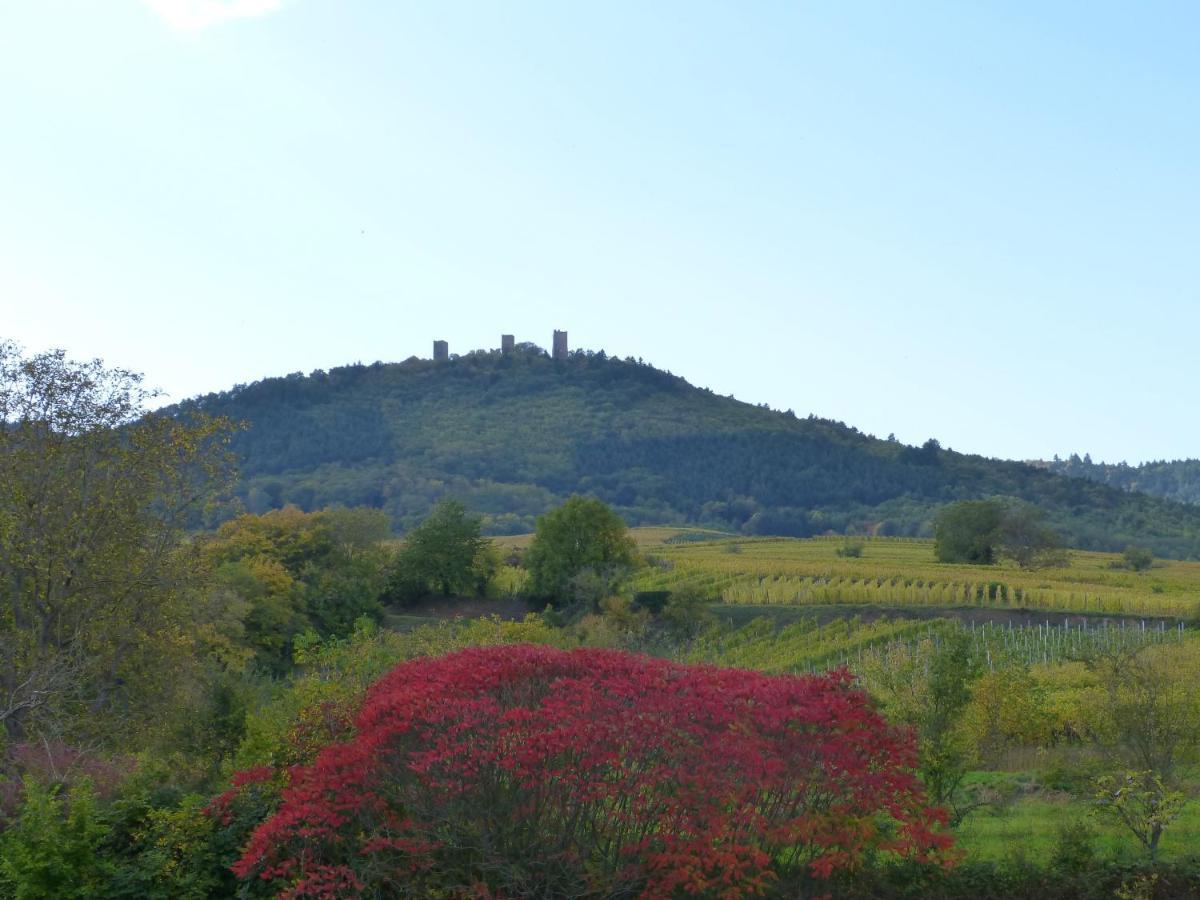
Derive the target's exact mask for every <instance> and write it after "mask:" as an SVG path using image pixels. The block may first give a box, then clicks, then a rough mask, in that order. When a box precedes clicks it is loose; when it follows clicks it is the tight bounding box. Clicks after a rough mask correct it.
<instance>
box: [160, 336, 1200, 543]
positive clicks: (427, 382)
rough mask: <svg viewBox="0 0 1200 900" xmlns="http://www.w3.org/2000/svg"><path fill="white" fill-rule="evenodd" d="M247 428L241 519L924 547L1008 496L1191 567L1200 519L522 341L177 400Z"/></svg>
mask: <svg viewBox="0 0 1200 900" xmlns="http://www.w3.org/2000/svg"><path fill="white" fill-rule="evenodd" d="M194 409H202V410H205V411H207V412H209V413H213V414H223V415H228V416H230V417H231V418H233V419H235V420H239V421H244V422H245V423H247V427H246V428H245V429H244V430H242V431H241V432H240V433H239V434H238V435H237V437H236V439H235V442H234V449H235V451H236V452H237V453H238V454H239V456H240V457H241V464H242V474H243V478H242V482H241V485H240V488H239V490H240V494H241V497H242V499H243V500H244V502H245V504H246V506H247V507H248V508H249V509H250V510H252V511H264V510H266V509H269V508H272V507H277V506H281V505H283V504H285V503H294V504H296V505H298V506H300V507H301V508H304V509H312V508H317V507H322V506H326V505H330V504H339V503H340V504H346V505H368V506H376V507H382V508H384V509H386V510H387V511H388V512H389V513H390V514H391V516H392V518H393V521H394V522H395V523H396V525H397V526H398V527H400V528H406V527H409V526H411V525H412V524H414V523H415V522H416V521H419V519H420V518H421V517H422V516H423V515H424V513H425V512H426V511H427V510H428V509H429V507H430V506H431V505H432V504H433V503H434V502H435V501H436V500H437V499H438V498H439V497H441V496H443V495H445V494H447V493H450V494H454V495H457V496H459V497H460V498H461V499H463V500H464V501H465V502H466V503H467V504H468V505H469V506H471V507H472V508H473V509H475V510H477V511H479V512H481V513H483V514H484V515H485V525H486V527H487V529H488V530H489V531H491V532H492V533H516V532H524V531H529V530H531V528H532V526H533V523H534V520H535V518H536V516H537V515H539V514H540V513H542V512H543V511H545V510H546V509H548V508H550V507H551V506H553V505H555V504H557V503H558V502H560V501H561V500H562V499H564V498H565V497H567V496H569V495H570V494H571V493H575V492H579V493H590V494H594V495H596V496H598V497H600V498H602V499H603V500H605V501H606V502H608V503H611V504H612V505H614V506H615V507H617V509H618V510H619V511H620V512H621V514H622V515H623V516H625V518H626V519H627V520H628V521H629V522H630V523H631V524H639V523H664V524H665V523H690V524H700V525H705V526H709V527H714V528H719V529H722V530H731V531H737V532H740V533H744V534H779V535H793V536H805V535H811V534H820V533H825V532H828V531H834V532H841V531H843V530H845V529H846V528H848V527H849V528H857V529H861V530H865V531H869V532H871V533H876V534H884V535H887V534H896V535H924V534H928V533H929V529H930V521H931V517H932V515H933V513H934V511H935V510H936V509H937V507H939V506H940V505H942V504H944V503H947V502H951V501H954V500H961V499H967V498H974V497H981V496H993V495H996V496H1009V497H1017V498H1021V499H1023V500H1027V501H1030V502H1033V503H1036V504H1038V505H1039V506H1041V507H1042V508H1044V509H1045V510H1046V511H1047V513H1048V516H1049V520H1050V523H1051V524H1052V525H1053V526H1054V527H1056V528H1057V529H1059V530H1060V531H1061V532H1062V533H1063V534H1064V536H1065V537H1066V538H1067V539H1068V540H1069V542H1070V543H1071V544H1072V545H1074V546H1078V547H1083V548H1089V549H1119V548H1121V547H1123V546H1125V545H1126V544H1127V543H1130V542H1134V541H1136V542H1143V543H1147V544H1149V545H1151V546H1152V547H1154V549H1155V550H1156V551H1157V552H1158V553H1160V554H1163V555H1173V556H1185V557H1186V556H1195V555H1200V509H1195V508H1191V507H1187V506H1183V505H1180V504H1174V503H1169V502H1166V501H1163V500H1160V499H1156V498H1152V497H1148V496H1144V495H1139V494H1130V493H1126V492H1122V491H1120V490H1117V489H1114V488H1110V487H1107V486H1105V485H1101V484H1097V483H1093V482H1089V481H1086V480H1080V479H1073V478H1066V477H1062V476H1059V475H1055V474H1053V473H1050V472H1047V471H1045V470H1043V469H1039V468H1037V467H1035V466H1030V465H1026V464H1024V463H1018V462H1005V461H999V460H992V459H985V458H983V457H979V456H968V455H963V454H960V453H955V452H952V451H950V450H947V449H943V448H941V447H940V446H939V445H938V443H937V441H935V440H932V439H931V440H930V441H928V442H927V443H926V444H925V445H924V446H923V447H919V448H918V447H910V446H906V445H903V444H900V443H898V442H895V441H884V440H878V439H876V438H873V437H871V436H868V435H865V434H862V433H860V432H859V431H858V430H857V429H855V428H850V427H847V426H845V425H843V424H842V423H840V422H834V421H828V420H823V419H817V418H813V417H811V416H810V417H808V418H797V417H796V416H794V415H792V414H791V413H790V411H789V412H787V413H783V412H776V411H772V410H769V409H766V408H764V407H758V406H754V405H751V404H748V403H743V402H739V401H737V400H734V399H733V398H732V397H722V396H719V395H716V394H714V393H712V392H711V391H709V390H707V389H702V388H696V387H694V386H692V385H690V384H689V383H688V382H686V381H685V380H684V379H682V378H679V377H677V376H675V375H672V374H670V373H669V372H664V371H661V370H658V369H655V368H654V367H652V366H649V365H646V364H643V363H641V362H640V361H634V360H628V359H627V360H619V359H614V358H610V357H607V356H605V355H604V353H603V352H600V353H590V352H577V353H574V354H572V356H571V357H570V358H569V359H566V360H553V359H550V358H549V357H548V356H547V355H546V354H545V353H544V352H542V351H541V350H538V349H537V348H535V347H533V346H532V345H523V346H521V347H519V348H518V349H517V350H516V351H515V352H513V353H510V354H507V355H505V354H501V353H499V352H498V351H491V352H484V351H478V352H475V353H471V354H468V355H466V356H463V357H458V358H454V359H451V360H449V361H444V362H433V361H430V360H419V359H410V360H407V361H406V362H403V363H396V364H383V363H375V364H373V365H369V366H367V365H361V364H360V365H352V366H345V367H342V368H337V369H331V370H330V371H328V372H325V371H316V372H313V373H312V374H311V375H307V376H305V375H302V374H300V373H295V374H292V375H288V376H286V377H282V378H268V379H265V380H263V381H259V382H255V383H254V384H250V385H239V386H237V387H235V388H233V389H232V390H230V391H227V392H223V393H218V394H210V395H207V396H205V397H201V398H197V399H195V400H192V401H188V402H186V403H183V404H180V405H179V406H177V407H175V408H174V412H176V413H179V414H186V413H187V412H188V411H189V410H194Z"/></svg>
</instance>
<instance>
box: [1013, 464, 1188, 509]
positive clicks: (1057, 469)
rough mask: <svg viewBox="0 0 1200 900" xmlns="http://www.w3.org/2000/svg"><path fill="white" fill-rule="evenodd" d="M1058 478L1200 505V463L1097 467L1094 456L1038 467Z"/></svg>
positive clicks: (1105, 465)
mask: <svg viewBox="0 0 1200 900" xmlns="http://www.w3.org/2000/svg"><path fill="white" fill-rule="evenodd" d="M1037 465H1041V466H1044V467H1045V468H1046V469H1048V470H1049V471H1051V472H1054V473H1056V474H1058V475H1068V476H1070V477H1071V478H1086V479H1087V480H1088V481H1095V482H1098V483H1099V484H1107V485H1109V486H1110V487H1115V488H1119V489H1120V490H1123V491H1137V492H1138V493H1142V494H1150V495H1152V496H1154V497H1163V498H1164V499H1167V500H1174V501H1176V502H1177V503H1200V459H1176V460H1171V461H1167V460H1157V461H1154V462H1145V463H1142V464H1141V465H1137V466H1131V465H1129V464H1128V463H1123V462H1122V463H1094V462H1092V459H1091V457H1090V456H1084V457H1083V458H1082V459H1080V458H1079V456H1078V454H1071V456H1070V457H1068V458H1067V459H1054V460H1053V461H1050V462H1044V463H1038V464H1037Z"/></svg>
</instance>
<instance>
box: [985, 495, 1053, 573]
mask: <svg viewBox="0 0 1200 900" xmlns="http://www.w3.org/2000/svg"><path fill="white" fill-rule="evenodd" d="M1045 517H1046V514H1045V513H1044V512H1042V511H1041V510H1040V509H1038V508H1037V507H1036V506H1033V505H1031V504H1029V503H1018V504H1016V505H1015V506H1011V507H1009V508H1008V509H1007V510H1005V511H1004V515H1003V517H1002V519H1001V521H1000V528H999V533H998V535H997V549H998V551H999V553H1000V555H1001V556H1004V557H1007V558H1009V559H1011V560H1013V561H1014V562H1015V563H1016V564H1017V565H1018V566H1020V567H1021V568H1022V569H1036V568H1044V567H1046V566H1052V565H1065V564H1066V553H1065V552H1064V550H1063V546H1062V538H1060V537H1059V536H1058V533H1057V532H1056V531H1055V530H1054V529H1053V528H1050V527H1049V526H1047V525H1046V524H1045Z"/></svg>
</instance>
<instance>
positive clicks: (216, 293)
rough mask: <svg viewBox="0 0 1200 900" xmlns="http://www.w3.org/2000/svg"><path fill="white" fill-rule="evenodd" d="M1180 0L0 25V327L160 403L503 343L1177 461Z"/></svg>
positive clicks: (84, 11)
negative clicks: (612, 358)
mask: <svg viewBox="0 0 1200 900" xmlns="http://www.w3.org/2000/svg"><path fill="white" fill-rule="evenodd" d="M1197 35H1200V4H1196V3H1194V2H1190V0H1189V2H1178V3H1168V2H1146V3H1137V4H1131V3H1124V2H1121V3H1106V2H1092V0H1088V2H1082V0H1078V2H1075V0H1061V2H1054V3H1046V2H1044V0H1030V2H990V3H989V2H972V3H962V2H947V3H940V2H914V3H902V4H901V3H894V2H878V3H873V2H842V0H836V2H835V0H829V2H821V3H816V2H812V3H806V2H788V3H782V2H781V3H772V2H756V3H728V2H725V3H705V2H696V0H688V2H677V3H676V2H666V0H662V2H655V3H644V2H621V0H613V2H604V3H600V2H594V3H582V2H580V3H574V2H573V3H562V2H546V3H535V2H520V0H505V2H500V0H491V2H489V0H474V2H455V0H437V2H426V3H408V2H402V0H370V2H368V0H0V337H6V338H10V339H13V340H16V341H18V342H19V343H20V344H22V345H23V346H24V347H25V348H26V349H27V350H29V351H39V350H44V349H47V348H51V347H62V348H65V349H66V350H67V351H68V352H69V353H70V354H72V355H73V356H76V357H79V358H89V359H90V358H93V357H100V358H103V359H104V360H105V361H106V362H107V363H109V364H111V365H114V366H120V367H123V368H129V369H134V370H137V371H141V372H143V373H145V376H146V380H147V382H148V383H149V384H152V385H155V386H157V387H159V388H161V389H162V390H163V391H164V400H165V399H182V398H184V397H187V396H191V395H195V394H199V393H206V392H208V391H214V390H222V389H226V388H228V387H231V386H232V385H234V384H238V383H247V382H251V381H255V380H258V379H260V378H263V377H268V376H273V375H283V374H287V373H290V372H297V371H301V372H309V371H312V370H314V369H324V368H330V367H333V366H337V365H344V364H347V363H352V362H366V363H370V362H373V361H375V360H383V361H385V362H386V361H399V360H403V359H405V358H407V357H410V356H429V355H430V354H431V342H432V341H433V340H434V339H436V338H441V339H445V340H447V341H449V343H450V349H451V352H459V353H461V352H466V351H468V350H471V349H476V348H489V347H496V346H498V345H499V336H500V334H501V333H502V332H503V333H512V334H515V335H516V337H517V340H518V341H525V340H528V341H533V342H535V343H537V344H540V345H541V346H543V347H549V346H550V340H551V333H552V331H553V329H555V328H559V329H566V330H568V331H569V333H570V341H571V346H572V348H587V349H592V350H600V349H603V350H605V351H606V352H608V353H609V354H610V355H613V354H615V355H618V356H622V357H625V356H633V357H640V358H643V359H645V360H646V361H647V362H651V363H653V364H654V365H656V366H658V367H659V368H662V369H668V370H670V371H672V372H674V373H675V374H678V375H682V376H684V377H685V378H687V379H688V380H689V381H691V382H692V383H694V384H697V385H701V386H705V387H710V388H712V389H713V390H714V391H716V392H718V393H721V394H732V395H734V396H736V397H737V398H738V399H741V400H746V401H750V402H754V403H762V402H765V403H768V404H770V405H771V406H772V407H775V408H778V409H788V408H791V409H794V410H795V411H796V412H797V413H798V414H800V415H807V414H809V413H814V414H816V415H818V416H821V417H825V418H832V419H837V420H841V421H844V422H846V423H847V424H850V425H854V426H856V427H858V428H859V429H861V430H862V431H864V432H868V433H872V434H875V435H877V436H880V437H884V436H886V435H888V434H889V433H894V434H895V435H896V437H898V438H899V439H900V440H902V441H905V442H907V443H920V442H923V441H924V440H925V439H926V438H929V437H936V438H938V439H939V440H940V441H941V442H942V444H943V446H949V447H952V448H954V449H956V450H962V451H966V452H972V453H981V454H984V455H987V456H996V457H1006V458H1018V459H1030V458H1048V457H1050V456H1052V455H1053V454H1055V453H1058V454H1061V455H1063V456H1065V455H1067V454H1069V453H1071V452H1079V453H1081V454H1082V453H1084V452H1090V453H1091V455H1092V456H1093V458H1095V459H1097V460H1100V459H1105V460H1108V461H1117V460H1128V461H1129V462H1137V461H1141V460H1149V459H1170V458H1182V457H1200V416H1197V415H1196V406H1197V404H1196V386H1197V384H1198V383H1200V353H1197V343H1198V336H1200V108H1198V107H1200V52H1198V47H1197V43H1198V40H1200V39H1198V38H1197Z"/></svg>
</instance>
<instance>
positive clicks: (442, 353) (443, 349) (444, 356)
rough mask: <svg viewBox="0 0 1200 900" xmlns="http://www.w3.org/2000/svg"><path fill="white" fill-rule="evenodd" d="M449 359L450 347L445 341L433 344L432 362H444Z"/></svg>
mask: <svg viewBox="0 0 1200 900" xmlns="http://www.w3.org/2000/svg"><path fill="white" fill-rule="evenodd" d="M449 358H450V345H449V344H447V343H446V342H445V341H434V342H433V361H434V362H445V361H446V360H448V359H449Z"/></svg>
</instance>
